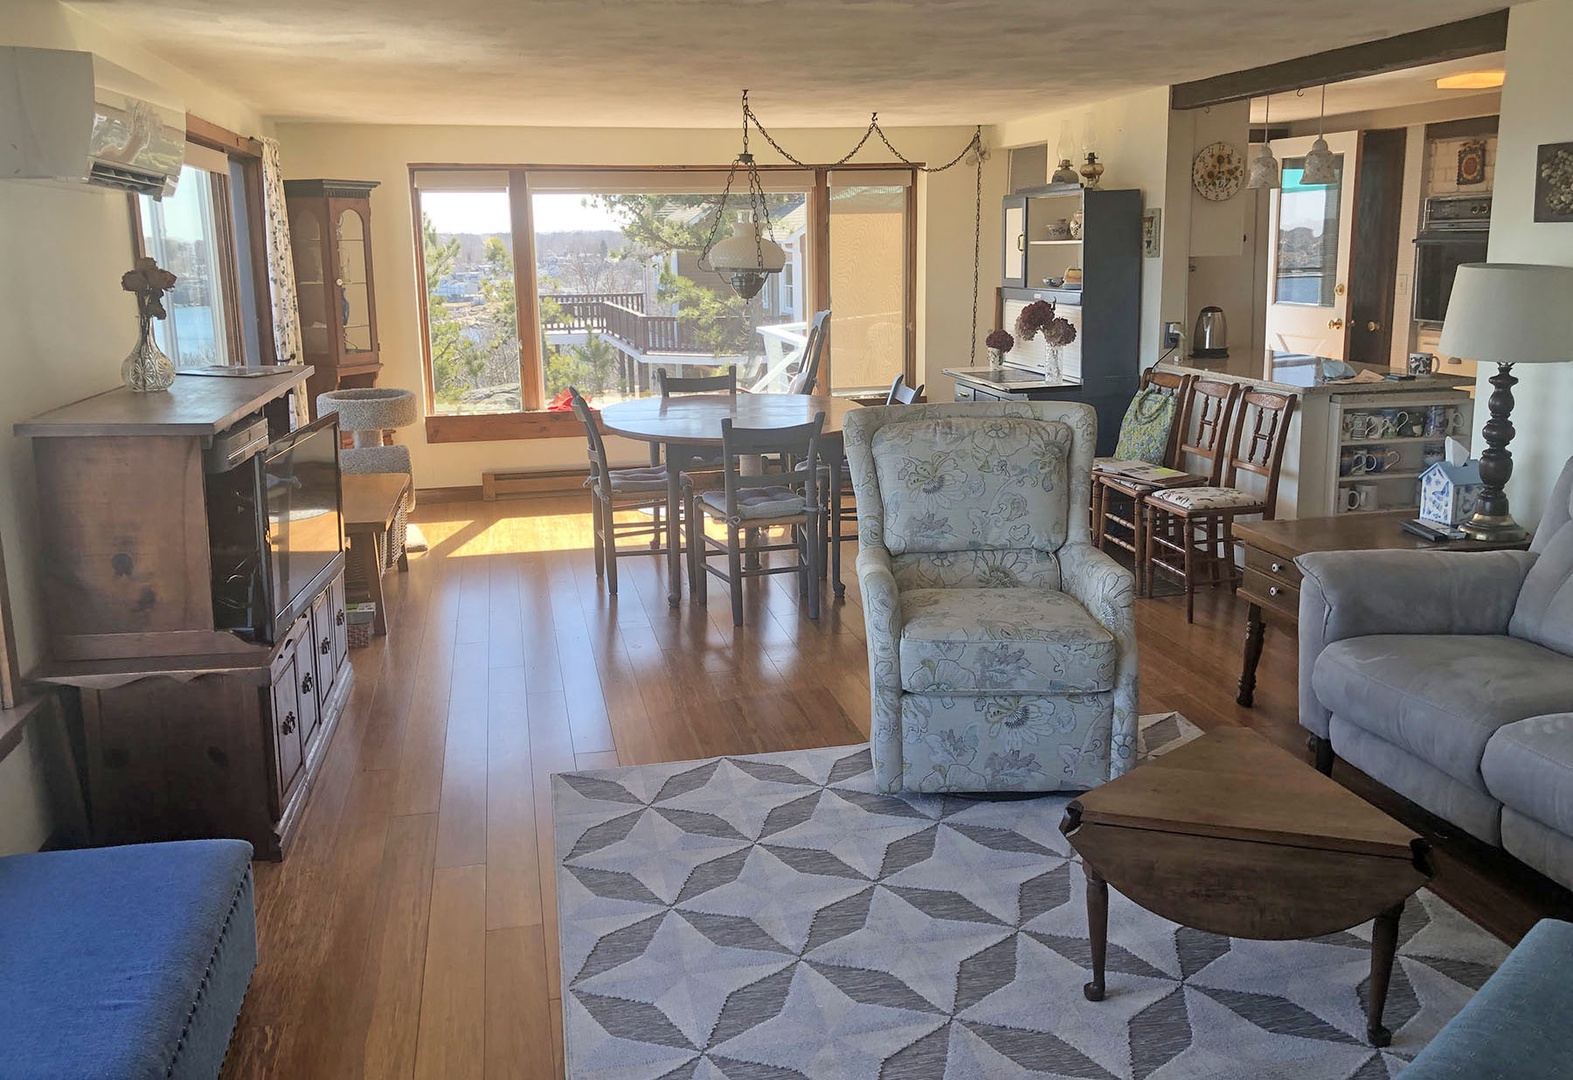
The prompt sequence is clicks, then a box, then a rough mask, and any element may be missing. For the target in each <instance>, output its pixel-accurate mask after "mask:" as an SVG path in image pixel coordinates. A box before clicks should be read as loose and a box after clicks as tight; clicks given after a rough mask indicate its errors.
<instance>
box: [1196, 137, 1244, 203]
mask: <svg viewBox="0 0 1573 1080" xmlns="http://www.w3.org/2000/svg"><path fill="white" fill-rule="evenodd" d="M1244 179H1245V159H1244V158H1242V157H1241V156H1240V152H1239V151H1238V150H1236V149H1235V148H1234V147H1233V146H1231V145H1229V144H1228V143H1226V142H1215V143H1208V144H1207V145H1206V146H1204V147H1202V148H1201V150H1200V151H1199V152H1198V153H1197V155H1196V160H1195V161H1194V162H1192V163H1191V185H1192V186H1193V187H1194V188H1196V194H1198V195H1200V196H1201V197H1202V198H1204V199H1206V200H1208V201H1209V202H1224V201H1226V200H1228V199H1232V198H1234V196H1235V194H1236V193H1237V192H1239V190H1240V184H1241V182H1242V181H1244Z"/></svg>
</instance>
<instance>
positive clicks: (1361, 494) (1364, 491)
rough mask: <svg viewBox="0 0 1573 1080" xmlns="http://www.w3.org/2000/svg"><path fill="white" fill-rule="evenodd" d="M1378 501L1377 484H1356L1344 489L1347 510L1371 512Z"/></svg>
mask: <svg viewBox="0 0 1573 1080" xmlns="http://www.w3.org/2000/svg"><path fill="white" fill-rule="evenodd" d="M1375 501H1376V485H1375V484H1355V485H1354V486H1353V487H1346V488H1344V509H1345V510H1369V509H1371V508H1372V506H1373V505H1374V504H1375Z"/></svg>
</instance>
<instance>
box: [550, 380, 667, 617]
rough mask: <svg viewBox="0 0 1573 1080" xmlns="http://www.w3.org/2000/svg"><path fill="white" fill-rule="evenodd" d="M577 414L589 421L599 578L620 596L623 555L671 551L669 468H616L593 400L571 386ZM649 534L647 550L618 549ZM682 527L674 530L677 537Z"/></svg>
mask: <svg viewBox="0 0 1573 1080" xmlns="http://www.w3.org/2000/svg"><path fill="white" fill-rule="evenodd" d="M568 397H569V400H570V401H571V402H572V403H573V412H574V415H575V416H577V417H578V418H579V422H580V423H581V424H583V425H584V436H585V441H586V442H587V443H588V444H589V455H590V478H589V479H588V480H586V481H585V484H586V486H587V487H589V489H590V525H591V529H592V530H593V532H594V534H595V576H596V577H598V578H599V577H605V578H606V591H607V592H609V593H611V594H612V595H613V596H616V595H617V560H618V559H619V558H621V557H623V556H624V555H635V554H657V555H664V554H666V548H665V547H663V546H662V544H661V539H662V534H663V532H664V531H665V520H666V515H667V513H668V512H669V511H668V509H667V505H666V498H667V474H666V469H665V467H664V466H660V465H656V466H652V467H650V468H642V467H641V468H629V469H614V468H612V467H611V465H610V463H609V460H608V458H607V455H606V443H605V441H604V440H602V438H601V428H600V425H599V424H597V423H596V419H595V414H594V413H592V412H591V411H590V403H589V402H587V401H585V399H584V395H583V394H581V393H579V390H578V388H577V387H573V386H570V387H569V388H568ZM630 510H632V511H639V512H641V513H643V512H645V511H648V512H649V514H650V518H649V520H644V519H642V518H639V519H635V520H633V521H618V520H617V515H618V513H620V512H626V511H630ZM644 537H649V541H650V542H649V545H648V546H647V547H645V548H643V549H631V550H624V551H619V550H618V549H617V541H618V540H632V539H635V538H644ZM676 537H677V530H676V529H673V530H672V539H674V540H675V539H676Z"/></svg>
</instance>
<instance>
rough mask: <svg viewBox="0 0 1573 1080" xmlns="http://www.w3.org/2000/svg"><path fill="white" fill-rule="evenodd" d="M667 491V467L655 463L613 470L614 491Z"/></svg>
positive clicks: (622, 492) (618, 493) (617, 492)
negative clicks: (647, 465) (642, 466)
mask: <svg viewBox="0 0 1573 1080" xmlns="http://www.w3.org/2000/svg"><path fill="white" fill-rule="evenodd" d="M647 491H648V492H664V491H666V467H665V466H663V465H654V466H650V467H644V468H636V469H613V470H612V493H613V494H614V495H634V494H638V493H642V492H647Z"/></svg>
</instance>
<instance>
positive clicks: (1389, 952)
mask: <svg viewBox="0 0 1573 1080" xmlns="http://www.w3.org/2000/svg"><path fill="white" fill-rule="evenodd" d="M1403 913H1404V904H1403V901H1401V900H1400V901H1399V902H1398V903H1397V904H1395V905H1394V906H1393V907H1390V908H1388V909H1387V910H1386V911H1384V912H1382V914H1380V915H1378V916H1377V917H1376V924H1375V925H1374V926H1373V927H1372V929H1371V1006H1370V1008H1369V1009H1368V1010H1367V1011H1366V1021H1365V1033H1366V1037H1367V1038H1368V1039H1370V1040H1371V1045H1372V1046H1386V1045H1388V1044H1389V1043H1391V1042H1392V1041H1393V1033H1392V1032H1390V1031H1388V1030H1387V1029H1386V1028H1385V1027H1383V1026H1382V1010H1383V1009H1384V1008H1386V1007H1387V984H1388V983H1389V982H1390V981H1391V980H1392V977H1393V959H1394V957H1395V956H1396V955H1397V954H1398V920H1399V917H1400V916H1402V915H1403Z"/></svg>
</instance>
